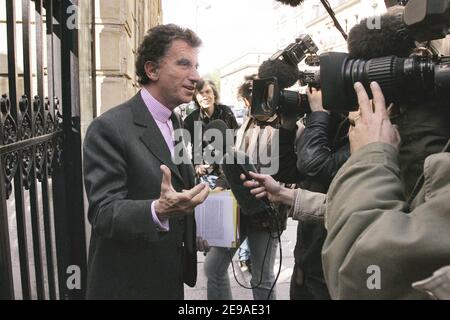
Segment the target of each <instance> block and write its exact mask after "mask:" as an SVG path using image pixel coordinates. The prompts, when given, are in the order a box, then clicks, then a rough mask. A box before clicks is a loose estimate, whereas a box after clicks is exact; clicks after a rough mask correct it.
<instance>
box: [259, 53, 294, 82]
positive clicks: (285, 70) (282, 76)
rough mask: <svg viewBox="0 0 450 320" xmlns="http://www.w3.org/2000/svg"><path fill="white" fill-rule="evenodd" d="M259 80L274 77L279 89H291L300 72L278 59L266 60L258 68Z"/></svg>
mask: <svg viewBox="0 0 450 320" xmlns="http://www.w3.org/2000/svg"><path fill="white" fill-rule="evenodd" d="M258 77H259V78H260V79H264V78H272V77H275V78H277V79H278V84H279V86H280V88H281V89H286V88H290V87H292V86H293V85H294V84H295V83H296V82H297V81H298V79H299V78H300V71H299V70H298V68H297V67H296V66H292V65H290V64H287V63H286V62H284V61H281V60H279V59H276V60H266V61H264V62H263V64H262V65H261V66H260V67H259V70H258Z"/></svg>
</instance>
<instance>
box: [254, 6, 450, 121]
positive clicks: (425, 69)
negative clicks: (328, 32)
mask: <svg viewBox="0 0 450 320" xmlns="http://www.w3.org/2000/svg"><path fill="white" fill-rule="evenodd" d="M403 21H404V24H405V25H406V28H407V31H408V33H409V34H410V35H411V36H412V37H413V38H414V39H416V40H417V41H423V40H436V39H441V38H445V36H446V35H447V34H449V31H450V0H410V1H408V3H407V4H406V7H405V11H404V16H403ZM311 42H312V40H311V39H310V37H308V36H302V37H300V38H299V39H297V41H296V43H295V44H292V45H289V46H288V47H287V48H286V49H285V50H283V51H282V52H279V53H277V54H276V55H275V56H274V57H272V58H276V57H278V59H282V60H283V62H285V63H288V64H290V65H291V66H293V65H294V63H296V64H295V66H297V65H298V63H299V62H300V61H299V59H300V58H302V60H303V59H305V58H307V56H308V59H309V60H305V62H306V63H307V64H308V65H313V64H315V65H320V71H316V72H299V74H298V78H299V79H298V80H300V83H301V84H302V85H309V86H312V87H317V88H321V89H322V97H323V105H324V106H325V107H326V108H328V109H330V110H332V111H336V112H348V111H354V110H357V108H358V102H357V97H356V94H355V91H354V89H353V84H354V83H355V82H361V83H362V84H363V85H364V86H365V88H366V90H367V92H368V93H369V95H370V93H371V90H369V87H370V83H371V82H373V81H376V82H378V83H379V84H380V86H381V88H382V90H383V93H384V95H385V98H386V100H387V101H388V102H397V103H398V102H407V101H411V100H414V101H421V100H423V99H430V98H431V99H445V98H448V97H449V96H450V56H438V55H414V56H411V57H409V58H399V57H395V56H388V57H382V58H374V59H369V60H364V59H351V58H350V57H349V55H348V54H347V53H341V52H327V53H324V54H322V55H320V57H317V55H316V52H317V50H316V48H314V46H312V45H311ZM312 43H313V42H312ZM294 50H295V52H293V51H294ZM281 77H283V75H282V74H280V75H278V74H277V75H273V76H271V77H267V78H262V79H260V80H255V81H254V83H253V95H252V110H251V113H252V115H265V116H270V115H274V114H275V113H283V112H284V113H286V112H288V113H289V114H304V113H306V112H307V111H308V109H309V106H308V104H307V101H308V100H307V98H306V96H304V95H299V94H298V93H297V92H293V91H287V90H283V89H285V88H280V86H279V82H280V79H279V78H281ZM290 109H294V110H295V111H294V110H290Z"/></svg>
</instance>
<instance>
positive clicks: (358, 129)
mask: <svg viewBox="0 0 450 320" xmlns="http://www.w3.org/2000/svg"><path fill="white" fill-rule="evenodd" d="M370 88H371V89H372V94H373V102H372V103H371V101H370V100H369V96H368V95H367V92H366V90H365V89H364V86H363V85H362V84H361V83H356V84H355V91H356V94H357V95H358V102H359V108H360V116H359V117H357V118H355V120H354V121H355V126H351V127H350V133H349V139H350V145H351V151H352V153H354V152H356V151H358V150H359V149H361V148H362V147H364V146H366V145H368V144H371V143H374V142H384V143H388V144H391V145H393V146H394V147H396V148H398V147H399V145H400V134H399V132H398V130H397V128H396V127H395V126H393V125H392V123H391V120H390V119H389V115H388V112H387V110H386V102H385V99H384V96H383V92H382V91H381V88H380V86H379V85H378V83H376V82H372V83H371V84H370ZM372 105H373V107H372Z"/></svg>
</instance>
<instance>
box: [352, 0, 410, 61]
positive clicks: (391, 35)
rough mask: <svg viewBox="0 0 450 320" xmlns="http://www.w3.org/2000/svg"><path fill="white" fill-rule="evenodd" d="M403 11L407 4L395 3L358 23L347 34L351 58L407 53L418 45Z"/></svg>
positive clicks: (399, 55)
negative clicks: (408, 27)
mask: <svg viewBox="0 0 450 320" xmlns="http://www.w3.org/2000/svg"><path fill="white" fill-rule="evenodd" d="M403 13H404V7H401V6H396V7H393V8H391V9H390V10H389V11H388V12H387V13H386V14H384V15H382V16H381V17H369V18H366V19H363V20H362V21H361V22H360V23H359V24H357V25H355V26H354V27H353V28H352V29H351V30H350V34H349V36H348V51H349V55H350V58H357V59H367V60H368V59H373V58H381V57H386V56H397V57H403V58H405V57H408V56H409V55H410V54H411V52H412V51H413V50H414V49H415V47H416V45H415V41H414V39H413V38H412V37H411V36H410V35H409V32H408V30H407V26H406V24H405V22H404V19H403Z"/></svg>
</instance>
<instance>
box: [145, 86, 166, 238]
mask: <svg viewBox="0 0 450 320" xmlns="http://www.w3.org/2000/svg"><path fill="white" fill-rule="evenodd" d="M141 97H142V99H143V100H144V103H145V105H146V106H147V108H148V111H150V113H151V115H152V117H153V119H155V122H156V124H157V125H158V127H159V130H160V131H161V134H162V135H163V137H164V140H165V141H166V143H167V146H168V147H169V150H170V154H171V155H172V156H173V153H174V136H173V125H172V120H170V116H171V115H172V111H171V110H170V109H168V108H167V107H165V106H164V105H162V104H161V103H160V102H159V101H158V100H156V99H155V98H154V97H153V96H152V95H151V94H150V92H148V91H147V89H145V88H143V89H142V90H141ZM151 212H152V217H153V221H154V222H155V224H156V226H157V228H158V229H159V231H165V232H167V231H169V219H164V220H160V219H159V217H158V215H157V214H156V211H155V202H152V205H151Z"/></svg>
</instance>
